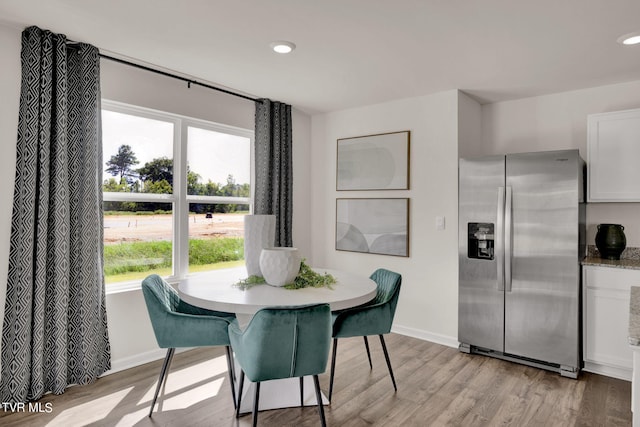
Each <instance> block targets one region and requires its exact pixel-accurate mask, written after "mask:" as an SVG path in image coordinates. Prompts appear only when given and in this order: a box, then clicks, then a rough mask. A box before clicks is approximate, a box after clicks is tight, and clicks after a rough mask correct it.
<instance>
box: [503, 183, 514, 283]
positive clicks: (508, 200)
mask: <svg viewBox="0 0 640 427" xmlns="http://www.w3.org/2000/svg"><path fill="white" fill-rule="evenodd" d="M512 203H513V191H512V189H511V187H506V197H505V206H504V282H505V285H504V286H505V290H506V291H507V292H511V258H512V253H513V248H512V244H513V241H512V236H513V218H512Z"/></svg>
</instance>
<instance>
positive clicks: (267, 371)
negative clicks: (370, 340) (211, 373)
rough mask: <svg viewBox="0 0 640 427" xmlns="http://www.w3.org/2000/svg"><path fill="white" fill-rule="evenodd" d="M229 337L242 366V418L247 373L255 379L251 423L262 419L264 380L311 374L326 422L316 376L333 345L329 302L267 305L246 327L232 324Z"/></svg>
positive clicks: (250, 378)
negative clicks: (261, 399) (284, 305)
mask: <svg viewBox="0 0 640 427" xmlns="http://www.w3.org/2000/svg"><path fill="white" fill-rule="evenodd" d="M229 339H230V341H231V348H233V351H234V353H235V357H236V360H237V361H238V363H239V364H240V368H241V372H240V384H239V387H238V403H237V405H236V417H239V416H240V405H241V403H242V388H243V386H244V378H245V374H246V376H247V377H248V378H249V380H251V381H253V382H254V383H255V396H254V401H253V426H254V427H255V426H256V425H257V423H258V405H259V399H260V383H261V382H263V381H268V380H276V379H283V378H295V377H297V378H300V404H301V405H302V404H303V402H302V396H303V389H302V384H303V382H302V379H303V377H304V376H307V375H312V376H313V382H314V385H315V391H316V399H317V403H318V412H319V413H320V422H321V423H322V425H323V426H325V425H326V421H325V417H324V409H323V407H322V394H321V392H320V382H319V380H318V374H321V373H323V372H324V371H325V369H326V367H327V361H328V359H329V346H330V344H331V311H330V308H329V304H314V305H306V306H297V307H268V308H263V309H261V310H259V311H258V312H256V314H255V315H254V316H253V318H252V319H251V321H250V322H249V324H248V325H247V327H246V328H245V329H244V331H241V330H240V328H239V327H238V325H237V324H235V323H234V324H230V325H229Z"/></svg>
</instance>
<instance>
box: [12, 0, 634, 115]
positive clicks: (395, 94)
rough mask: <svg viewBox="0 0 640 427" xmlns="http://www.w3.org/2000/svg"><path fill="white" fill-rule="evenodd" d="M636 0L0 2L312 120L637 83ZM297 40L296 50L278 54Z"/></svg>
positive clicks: (19, 19)
mask: <svg viewBox="0 0 640 427" xmlns="http://www.w3.org/2000/svg"><path fill="white" fill-rule="evenodd" d="M638 18H640V1H638V0H615V1H612V0H536V1H524V0H522V1H517V0H322V1H312V0H307V1H305V0H270V1H265V0H236V1H228V0H227V1H222V0H182V1H178V0H135V1H131V0H110V1H104V0H2V1H1V2H0V20H1V21H2V22H4V23H5V24H9V25H11V26H13V27H16V28H20V29H22V28H24V27H26V26H29V25H37V26H39V27H40V28H43V29H49V30H52V31H54V32H59V33H64V34H66V35H67V36H68V37H69V38H70V39H72V40H76V41H84V42H87V43H91V44H93V45H95V46H97V47H98V48H100V50H101V51H102V52H103V53H107V54H111V55H115V56H119V57H124V58H127V57H128V58H130V59H132V60H133V61H136V62H140V63H148V64H153V65H156V66H159V67H163V68H166V69H170V70H173V71H176V72H179V73H184V74H186V75H190V76H193V77H194V78H196V79H197V80H200V81H203V82H205V81H206V82H209V83H213V84H217V85H219V86H222V87H227V88H231V89H233V90H236V91H238V92H241V93H245V94H248V95H251V96H257V97H267V98H271V99H274V100H279V101H283V102H286V103H289V104H292V105H293V106H295V107H297V108H299V109H301V110H303V111H306V112H308V113H310V114H314V113H319V112H328V111H334V110H340V109H345V108H350V107H356V106H362V105H368V104H374V103H379V102H385V101H389V100H393V99H400V98H407V97H413V96H419V95H427V94H430V93H435V92H440V91H444V90H450V89H461V90H464V91H465V92H467V93H469V94H471V95H472V96H474V97H475V98H476V99H478V100H479V101H480V102H482V103H490V102H497V101H503V100H508V99H517V98H523V97H529V96H535V95H542V94H548V93H556V92H562V91H567V90H573V89H581V88H587V87H594V86H602V85H607V84H614V83H621V82H626V81H632V80H640V45H635V46H623V45H621V44H618V43H617V42H616V40H617V39H618V37H620V36H621V35H623V34H626V33H630V32H635V31H640V20H639V19H638ZM274 40H289V41H291V42H293V43H295V44H296V45H297V49H296V50H295V51H294V52H293V53H291V54H288V55H281V54H276V53H274V52H272V51H270V49H269V43H270V42H272V41H274Z"/></svg>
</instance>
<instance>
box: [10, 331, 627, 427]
mask: <svg viewBox="0 0 640 427" xmlns="http://www.w3.org/2000/svg"><path fill="white" fill-rule="evenodd" d="M386 339H387V346H388V348H389V352H390V357H391V361H392V364H393V367H394V372H395V375H396V380H397V383H398V392H397V393H394V391H393V386H392V385H391V380H390V378H389V375H388V372H387V368H386V366H385V362H384V356H383V355H382V350H381V349H380V343H379V341H378V340H377V339H371V340H370V343H371V351H372V358H373V370H369V365H368V362H367V357H366V353H365V350H364V344H363V343H362V339H355V338H352V339H343V340H340V342H339V346H338V363H337V368H336V379H335V386H334V394H333V399H332V400H333V401H332V403H331V405H329V406H325V415H326V417H327V423H328V425H329V426H340V427H343V426H370V425H375V426H385V427H386V426H421V427H422V426H444V425H451V426H503V425H506V426H518V427H519V426H576V425H577V426H630V425H631V409H630V405H631V383H629V382H627V381H621V380H616V379H612V378H608V377H604V376H600V375H594V374H590V373H582V374H581V376H580V378H579V379H578V380H572V379H568V378H562V377H560V376H559V375H558V374H556V373H552V372H547V371H543V370H540V369H536V368H530V367H526V366H522V365H518V364H514V363H510V362H505V361H501V360H496V359H492V358H487V357H484V356H475V355H473V356H471V355H467V354H463V353H460V352H458V350H456V349H453V348H449V347H444V346H441V345H437V344H433V343H429V342H425V341H421V340H418V339H414V338H409V337H405V336H402V335H397V334H389V335H388V336H387V338H386ZM159 371H160V362H159V361H158V362H153V363H149V364H146V365H144V366H140V367H137V368H134V369H130V370H127V371H122V372H119V373H116V374H112V375H108V376H106V377H104V378H101V379H99V380H98V381H97V382H96V383H95V384H92V385H89V386H82V387H80V386H76V387H71V388H69V389H68V390H67V391H66V392H65V393H64V394H63V395H60V396H52V395H47V396H45V397H44V398H43V399H41V401H40V402H39V403H41V408H42V411H47V408H50V409H51V411H50V413H47V412H41V413H33V412H32V413H29V412H24V413H9V412H4V413H3V412H2V411H0V425H2V426H5V427H9V426H20V427H23V426H45V425H47V426H64V427H70V426H72V427H75V426H84V425H90V426H100V427H103V426H180V427H182V426H249V425H251V416H250V415H247V416H243V417H241V418H240V419H236V418H235V417H234V413H233V403H232V400H231V393H230V391H229V384H228V381H227V376H226V361H225V357H224V350H223V349H219V348H209V349H198V350H192V351H188V352H183V353H180V354H177V355H176V357H175V359H174V362H173V366H172V370H171V373H170V375H169V382H168V384H167V390H166V392H165V397H164V401H163V402H162V408H161V410H160V411H158V410H157V412H154V415H153V418H147V414H148V410H149V405H150V400H151V398H152V396H153V391H154V387H155V382H156V379H157V375H158V373H159ZM320 384H321V387H322V389H323V390H324V391H325V392H326V391H328V388H329V375H328V373H326V374H324V375H321V376H320ZM47 405H49V406H47ZM258 421H259V425H261V426H278V427H280V426H317V425H319V424H320V423H319V417H318V413H317V409H316V408H315V407H305V408H291V409H280V410H273V411H264V412H261V413H260V415H259V420H258Z"/></svg>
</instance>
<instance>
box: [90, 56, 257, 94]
mask: <svg viewBox="0 0 640 427" xmlns="http://www.w3.org/2000/svg"><path fill="white" fill-rule="evenodd" d="M100 58H104V59H108V60H109V61H115V62H119V63H120V64H125V65H129V66H131V67H135V68H139V69H141V70H145V71H150V72H152V73H156V74H161V75H163V76H165V77H171V78H174V79H178V80H182V81H183V82H187V87H188V88H191V85H198V86H202V87H206V88H207V89H213V90H217V91H218V92H223V93H226V94H228V95H233V96H237V97H238V98H243V99H247V100H249V101H254V102H255V101H257V99H256V98H252V97H250V96H247V95H242V94H241V93H236V92H232V91H230V90H227V89H222V88H219V87H215V86H211V85H208V84H206V83H201V82H198V81H196V80H191V79H188V78H186V77H182V76H178V75H176V74H171V73H167V72H166V71H162V70H156V69H155V68H151V67H147V66H145V65H140V64H136V63H134V62H129V61H125V60H124V59H120V58H114V57H113V56H109V55H105V54H102V53H101V54H100Z"/></svg>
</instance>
